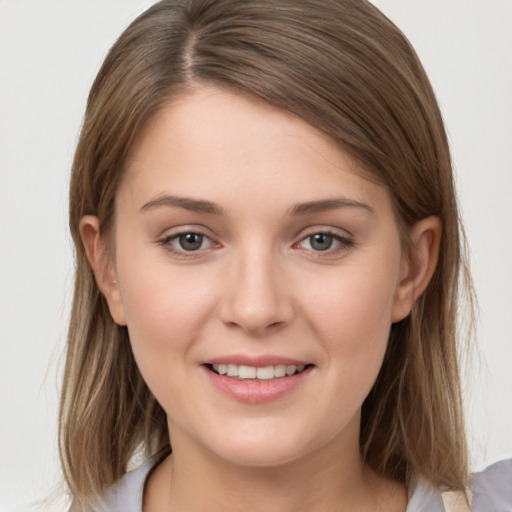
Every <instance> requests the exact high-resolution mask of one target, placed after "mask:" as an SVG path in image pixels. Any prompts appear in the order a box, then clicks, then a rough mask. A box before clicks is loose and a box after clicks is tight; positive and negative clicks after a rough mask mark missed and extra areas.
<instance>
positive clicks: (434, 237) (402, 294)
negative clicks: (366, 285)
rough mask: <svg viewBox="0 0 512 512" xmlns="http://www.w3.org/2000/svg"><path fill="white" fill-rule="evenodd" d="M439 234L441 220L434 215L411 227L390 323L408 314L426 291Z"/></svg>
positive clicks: (434, 264)
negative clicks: (407, 249)
mask: <svg viewBox="0 0 512 512" xmlns="http://www.w3.org/2000/svg"><path fill="white" fill-rule="evenodd" d="M441 235H442V224H441V220H440V219H439V217H435V216H432V217H427V218H426V219H423V220H420V221H419V222H418V223H416V224H415V225H414V226H413V227H412V228H411V231H410V233H409V247H408V248H409V251H408V253H407V254H404V257H403V260H402V264H401V272H400V282H399V284H398V287H397V290H396V295H395V301H394V304H393V312H392V319H391V321H392V322H399V321H400V320H403V319H404V318H405V317H406V316H407V315H409V313H410V312H411V309H412V307H413V305H414V303H415V302H416V300H417V299H418V297H419V296H420V295H421V294H422V293H423V292H424V291H425V289H426V288H427V285H428V283H429V282H430V279H431V278H432V276H433V274H434V271H435V269H436V265H437V260H438V258H439V246H440V243H441Z"/></svg>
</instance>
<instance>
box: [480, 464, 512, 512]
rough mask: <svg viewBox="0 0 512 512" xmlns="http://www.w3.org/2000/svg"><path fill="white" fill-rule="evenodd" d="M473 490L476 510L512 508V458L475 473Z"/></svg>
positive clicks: (484, 511) (483, 511) (481, 511)
mask: <svg viewBox="0 0 512 512" xmlns="http://www.w3.org/2000/svg"><path fill="white" fill-rule="evenodd" d="M471 491H472V493H473V510H474V511H475V512H488V511H493V512H494V511H498V510H504V511H505V510H512V459H507V460H502V461H500V462H496V463H495V464H493V465H492V466H489V467H488V468H487V469H485V470H484V471H482V472H480V473H475V474H474V475H473V479H472V482H471Z"/></svg>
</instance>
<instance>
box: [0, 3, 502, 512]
mask: <svg viewBox="0 0 512 512" xmlns="http://www.w3.org/2000/svg"><path fill="white" fill-rule="evenodd" d="M152 3H153V2H151V1H144V0H109V1H108V2H106V1H105V0H89V1H85V0H45V1H42V0H0V183H1V189H0V190H1V200H0V219H1V220H0V263H1V264H0V348H1V357H0V406H1V409H0V411H1V413H0V511H6V510H14V509H18V508H19V509H20V510H21V507H22V506H23V505H24V504H26V503H28V502H29V501H31V500H33V499H36V498H40V497H44V496H45V495H47V494H48V492H49V491H50V490H51V489H50V488H51V486H52V485H54V484H55V483H56V482H58V481H59V478H60V477H59V469H58V462H57V453H56V429H57V427H56V417H57V402H58V385H59V378H60V373H59V371H60V370H59V369H60V368H61V363H62V351H63V346H64V340H65V332H66V322H67V316H68V311H69V304H70V296H71V285H72V278H73V263H72V253H71V248H70V240H69V236H68V234H67V227H66V222H67V220H66V210H67V204H66V203H67V197H66V196H67V186H68V172H69V168H70V165H71V160H72V155H73V150H74V145H75V143H76V139H77V135H78V131H79V127H80V123H81V118H82V115H83V111H84V108H85V101H86V96H87V92H88V89H89V87H90V85H91V83H92V80H93V78H94V75H95V73H96V71H97V70H98V67H99V65H100V63H101V61H102V59H103V57H104V55H105V53H106V51H107V49H108V48H109V47H110V46H111V44H112V43H113V42H114V40H115V38H116V37H117V36H118V35H119V34H120V32H121V31H122V29H123V28H124V27H125V26H126V25H127V23H128V22H129V21H130V20H131V19H133V17H134V16H135V15H136V14H138V13H139V12H141V11H142V10H143V9H145V8H146V7H148V6H149V5H150V4H152ZM375 3H376V4H377V5H378V6H379V7H380V8H381V9H382V10H383V11H384V13H386V14H387V15H388V16H389V17H390V18H391V19H392V20H393V21H394V22H395V23H396V24H397V25H398V26H399V27H400V28H401V29H402V30H403V31H404V32H405V34H406V35H407V36H408V37H409V39H410V40H411V42H412V43H413V45H414V46H415V47H416V49H417V51H418V53H419V55H420V57H421V59H422V60H423V63H424V65H425V67H426V69H427V72H428V73H429V76H430V78H431V80H432V83H433V85H434V89H435V90H436V92H437V95H438V98H439V101H440V104H441V108H442V111H443V114H444V116H445V120H446V123H447V125H448V131H449V135H450V140H451V144H452V149H453V155H454V160H455V166H456V175H457V182H458V186H459V192H460V198H461V204H462V211H463V215H464V218H465V222H466V228H467V231H468V238H469V246H470V250H471V257H472V263H473V272H474V278H475V282H476V288H477V292H478V295H479V300H480V318H479V325H478V341H479V346H480V351H481V355H480V358H481V362H480V363H478V364H476V365H474V368H473V370H472V373H471V376H470V377H466V378H465V381H464V382H465V388H466V390H467V392H466V399H467V402H468V425H469V433H470V440H471V450H472V460H473V467H474V468H475V469H480V468H482V467H484V466H485V465H487V464H489V463H491V462H493V461H495V460H497V459H499V458H503V457H505V456H512V436H511V434H510V433H511V432H512V404H511V398H510V394H511V391H512V368H511V361H512V342H511V334H510V332H509V331H510V328H509V323H508V321H509V320H510V318H511V316H512V291H511V290H512V229H511V222H512V149H511V148H512V142H511V141H512V100H511V94H510V91H512V65H511V61H510V53H511V51H512V32H510V26H511V25H512V0H489V1H486V2H482V1H481V0H430V1H428V2H425V1H423V0H376V1H375ZM23 510H24V508H23Z"/></svg>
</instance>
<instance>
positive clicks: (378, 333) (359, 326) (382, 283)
mask: <svg viewBox="0 0 512 512" xmlns="http://www.w3.org/2000/svg"><path fill="white" fill-rule="evenodd" d="M397 278H398V276H397V273H396V271H395V269H394V268H390V267H388V268H387V269H386V268H383V267H382V266H379V265H376V266H364V265H363V266H361V267H360V269H357V268H351V269H344V271H343V272H340V275H339V279H331V280H330V281H329V283H328V284H327V287H326V289H325V290H324V292H325V293H318V294H315V296H314V297H313V298H312V299H311V300H310V301H308V303H307V305H306V306H305V307H307V308H309V309H308V313H307V315H306V316H307V317H308V318H309V319H310V324H311V326H312V328H313V329H314V331H315V334H316V337H317V338H318V339H319V340H320V342H321V343H322V344H323V346H324V350H325V353H326V354H327V357H328V359H329V361H328V364H329V365H330V372H331V379H332V381H333V382H335V383H336V384H337V385H338V386H342V388H343V389H353V390H354V389H357V390H360V393H358V396H357V397H354V399H355V401H356V402H357V401H362V399H364V397H365V396H366V394H367V393H368V392H369V390H370V389H371V387H372V386H373V382H374V381H375V378H376V377H377V374H378V372H379V370H380V367H381V365H382V360H383V358H384V354H385V351H386V347H387V342H388V338H389V332H390V328H391V318H392V309H393V300H394V297H395V291H396V282H397ZM359 394H360V395H361V396H359Z"/></svg>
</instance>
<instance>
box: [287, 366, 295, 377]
mask: <svg viewBox="0 0 512 512" xmlns="http://www.w3.org/2000/svg"><path fill="white" fill-rule="evenodd" d="M296 371H297V367H296V366H295V365H293V364H291V365H290V366H287V367H286V375H293V374H294V373H295V372H296Z"/></svg>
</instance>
